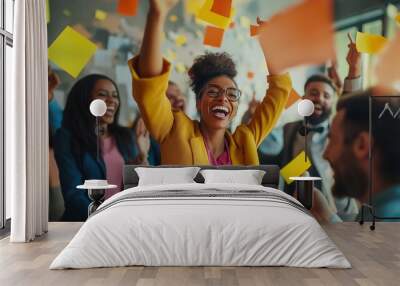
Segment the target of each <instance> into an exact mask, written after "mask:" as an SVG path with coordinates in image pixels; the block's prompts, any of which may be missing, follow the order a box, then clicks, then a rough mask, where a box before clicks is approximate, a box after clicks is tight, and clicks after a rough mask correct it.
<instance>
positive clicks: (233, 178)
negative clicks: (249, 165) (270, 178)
mask: <svg viewBox="0 0 400 286" xmlns="http://www.w3.org/2000/svg"><path fill="white" fill-rule="evenodd" d="M200 174H201V175H202V176H203V177H204V183H205V184H212V183H221V184H232V183H233V184H246V185H261V182H262V179H263V177H264V175H265V171H262V170H215V169H208V170H201V171H200Z"/></svg>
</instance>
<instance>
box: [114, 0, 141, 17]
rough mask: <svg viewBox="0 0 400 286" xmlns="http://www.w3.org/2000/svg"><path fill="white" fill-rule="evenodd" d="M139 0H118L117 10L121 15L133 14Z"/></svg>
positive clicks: (135, 11)
mask: <svg viewBox="0 0 400 286" xmlns="http://www.w3.org/2000/svg"><path fill="white" fill-rule="evenodd" d="M138 4H139V0H119V2H118V7H117V12H118V13H119V14H121V15H123V16H135V15H136V13H137V8H138Z"/></svg>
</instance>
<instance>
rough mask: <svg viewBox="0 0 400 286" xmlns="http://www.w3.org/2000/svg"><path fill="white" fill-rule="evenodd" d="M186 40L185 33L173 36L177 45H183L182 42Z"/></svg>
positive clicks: (184, 42)
mask: <svg viewBox="0 0 400 286" xmlns="http://www.w3.org/2000/svg"><path fill="white" fill-rule="evenodd" d="M186 42H187V38H186V36H185V35H178V36H177V37H176V38H175V44H176V45H177V46H178V47H181V46H183V45H184V44H186Z"/></svg>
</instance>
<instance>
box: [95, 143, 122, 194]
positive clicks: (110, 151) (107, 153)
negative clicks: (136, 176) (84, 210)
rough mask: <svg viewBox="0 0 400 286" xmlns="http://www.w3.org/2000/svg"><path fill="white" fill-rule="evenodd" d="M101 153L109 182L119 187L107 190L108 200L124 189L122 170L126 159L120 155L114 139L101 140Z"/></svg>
mask: <svg viewBox="0 0 400 286" xmlns="http://www.w3.org/2000/svg"><path fill="white" fill-rule="evenodd" d="M101 151H102V155H103V160H104V163H105V165H106V178H107V181H108V183H109V184H111V185H117V186H118V187H117V188H115V189H108V190H106V194H105V198H106V199H108V198H109V197H111V196H113V195H114V194H116V193H118V192H119V191H121V189H122V188H121V186H122V168H123V166H124V158H123V157H122V155H121V153H119V150H118V148H117V145H116V144H115V139H114V138H113V137H107V138H104V139H102V140H101Z"/></svg>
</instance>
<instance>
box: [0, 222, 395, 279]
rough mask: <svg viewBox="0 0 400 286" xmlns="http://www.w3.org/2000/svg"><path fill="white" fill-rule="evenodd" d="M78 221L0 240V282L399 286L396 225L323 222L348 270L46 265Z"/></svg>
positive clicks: (78, 224) (76, 226)
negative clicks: (31, 237)
mask: <svg viewBox="0 0 400 286" xmlns="http://www.w3.org/2000/svg"><path fill="white" fill-rule="evenodd" d="M80 226H81V223H50V225H49V233H47V234H46V235H44V236H43V237H40V238H38V239H37V240H35V241H34V242H32V243H27V244H25V243H9V239H8V238H6V239H2V240H0V285H2V286H8V285H10V286H11V285H12V286H14V285H32V286H34V285H40V286H41V285H51V286H54V285H57V286H59V285H66V286H71V285H85V286H90V285H136V286H181V285H182V286H183V285H193V286H217V285H218V286H219V285H227V286H266V285H305V286H319V285H349V286H352V285H354V286H357V285H361V286H364V285H365V286H370V285H373V286H380V285H384V286H391V285H399V281H398V278H397V277H398V274H397V273H399V272H400V231H399V230H400V224H398V223H378V224H377V228H376V230H375V231H370V230H369V226H368V225H363V226H360V225H358V224H357V223H342V224H336V225H325V226H323V227H324V229H325V231H326V232H327V233H328V235H329V237H330V238H331V239H332V240H333V241H334V242H335V243H336V245H337V246H338V247H339V248H340V249H341V250H342V251H343V253H344V254H345V255H346V257H347V258H348V259H349V261H350V262H351V264H352V266H353V268H352V269H345V270H344V269H306V268H290V267H142V266H138V267H118V268H101V269H85V270H57V271H50V270H49V269H48V267H49V265H50V263H51V262H52V261H53V259H54V258H55V257H56V255H58V253H59V252H60V251H61V250H62V249H63V248H64V247H65V246H66V244H67V243H68V242H69V241H70V240H71V238H72V237H73V236H74V234H75V233H76V232H77V231H78V230H79V228H80Z"/></svg>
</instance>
